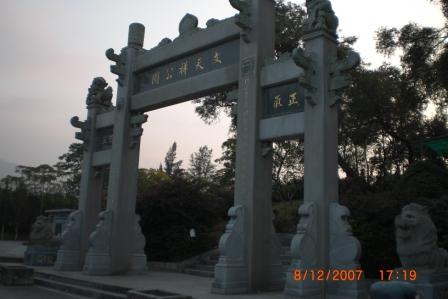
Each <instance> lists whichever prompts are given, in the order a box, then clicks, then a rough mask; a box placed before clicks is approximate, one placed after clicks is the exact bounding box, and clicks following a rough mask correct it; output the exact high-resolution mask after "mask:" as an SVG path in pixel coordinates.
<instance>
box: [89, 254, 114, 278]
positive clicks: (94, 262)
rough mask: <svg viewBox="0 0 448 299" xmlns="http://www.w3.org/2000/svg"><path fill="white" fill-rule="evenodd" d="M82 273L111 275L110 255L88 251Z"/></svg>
mask: <svg viewBox="0 0 448 299" xmlns="http://www.w3.org/2000/svg"><path fill="white" fill-rule="evenodd" d="M83 273H84V274H87V275H112V274H113V273H112V260H111V255H110V254H108V253H97V252H90V253H88V254H87V255H86V261H85V264H84V269H83Z"/></svg>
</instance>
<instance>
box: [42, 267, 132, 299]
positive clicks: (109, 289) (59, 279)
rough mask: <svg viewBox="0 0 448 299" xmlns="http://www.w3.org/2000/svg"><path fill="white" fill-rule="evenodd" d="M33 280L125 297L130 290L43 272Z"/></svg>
mask: <svg viewBox="0 0 448 299" xmlns="http://www.w3.org/2000/svg"><path fill="white" fill-rule="evenodd" d="M34 279H35V282H36V279H43V280H45V281H52V282H57V283H63V284H67V285H71V286H79V287H83V288H89V289H94V290H99V291H104V292H108V293H116V294H122V295H126V293H127V292H128V291H129V290H130V288H126V287H121V286H116V285H108V284H103V283H98V282H94V281H87V280H81V279H76V278H71V277H66V276H60V275H55V274H51V273H43V272H35V274H34Z"/></svg>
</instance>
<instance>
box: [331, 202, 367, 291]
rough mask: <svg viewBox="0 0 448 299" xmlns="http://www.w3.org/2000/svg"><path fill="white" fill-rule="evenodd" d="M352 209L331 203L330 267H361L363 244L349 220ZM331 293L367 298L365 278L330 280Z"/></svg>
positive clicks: (345, 268) (347, 268)
mask: <svg viewBox="0 0 448 299" xmlns="http://www.w3.org/2000/svg"><path fill="white" fill-rule="evenodd" d="M349 218H350V211H349V209H348V208H347V207H345V206H342V205H340V204H338V203H331V204H330V269H338V270H347V271H354V270H356V269H361V264H360V262H359V259H360V257H361V244H360V243H359V241H358V240H357V239H356V238H355V237H354V236H353V234H352V227H351V225H350V223H349V222H348V220H349ZM328 288H329V293H331V294H337V295H339V296H342V298H367V297H368V293H367V286H366V284H365V280H364V278H363V279H359V280H358V279H356V280H353V281H329V286H328Z"/></svg>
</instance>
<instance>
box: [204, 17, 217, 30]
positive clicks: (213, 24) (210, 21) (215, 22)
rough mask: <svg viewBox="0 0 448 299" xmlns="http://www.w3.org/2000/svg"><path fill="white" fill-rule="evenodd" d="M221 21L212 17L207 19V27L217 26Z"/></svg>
mask: <svg viewBox="0 0 448 299" xmlns="http://www.w3.org/2000/svg"><path fill="white" fill-rule="evenodd" d="M218 23H219V20H218V19H210V20H208V21H207V23H206V24H205V25H206V26H207V28H209V27H212V26H215V25H216V24H218Z"/></svg>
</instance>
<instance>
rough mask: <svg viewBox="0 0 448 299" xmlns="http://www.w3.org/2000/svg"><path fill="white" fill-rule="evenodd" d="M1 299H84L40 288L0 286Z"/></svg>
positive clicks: (83, 298)
mask: <svg viewBox="0 0 448 299" xmlns="http://www.w3.org/2000/svg"><path fill="white" fill-rule="evenodd" d="M0 298H1V299H77V298H79V299H81V298H82V299H86V298H85V297H79V296H75V295H70V294H66V293H62V292H58V291H53V290H49V289H46V288H41V287H36V286H34V287H5V286H2V285H0Z"/></svg>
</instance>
